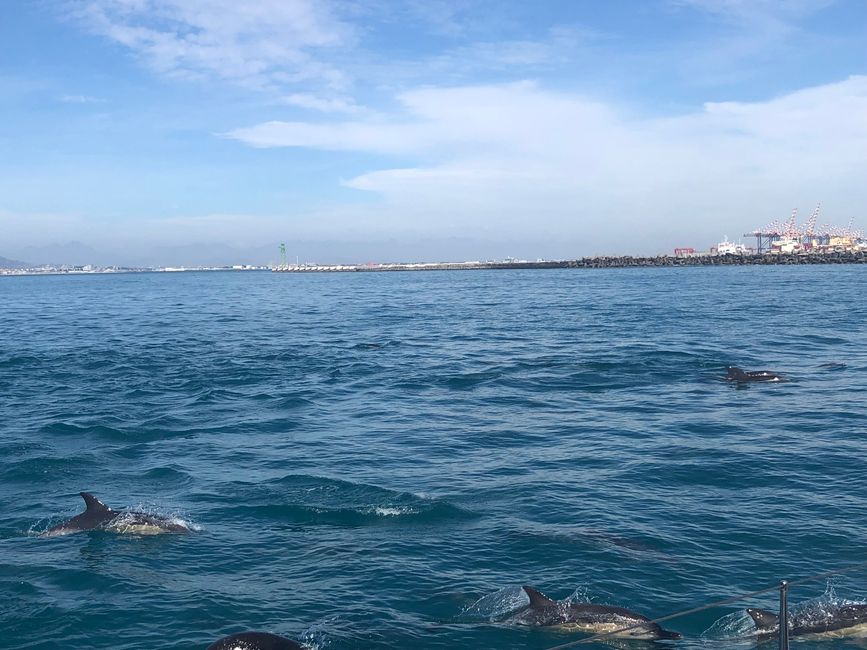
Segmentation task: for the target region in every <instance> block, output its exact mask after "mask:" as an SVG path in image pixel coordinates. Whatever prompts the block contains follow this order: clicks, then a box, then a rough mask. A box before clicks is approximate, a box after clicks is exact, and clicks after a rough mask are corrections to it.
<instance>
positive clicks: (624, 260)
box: [273, 251, 867, 273]
mask: <svg viewBox="0 0 867 650" xmlns="http://www.w3.org/2000/svg"><path fill="white" fill-rule="evenodd" d="M779 264H783V265H795V264H867V251H849V252H837V253H816V254H805V253H798V254H794V253H792V254H777V253H773V254H765V255H694V256H691V257H674V256H672V255H658V256H655V257H633V256H631V255H620V256H607V255H606V256H597V257H582V258H581V259H576V260H538V261H535V262H528V261H505V262H440V263H425V264H420V263H412V264H410V263H407V264H365V265H350V264H337V265H324V264H302V265H292V266H287V267H276V268H274V269H273V270H274V271H279V272H285V273H316V272H338V273H339V272H356V271H361V272H383V271H462V270H475V269H571V268H576V269H617V268H633V267H638V268H648V267H664V266H753V265H779Z"/></svg>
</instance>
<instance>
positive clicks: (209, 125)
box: [0, 0, 867, 263]
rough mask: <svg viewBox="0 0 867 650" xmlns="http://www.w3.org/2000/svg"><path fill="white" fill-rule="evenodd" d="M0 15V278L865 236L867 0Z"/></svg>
mask: <svg viewBox="0 0 867 650" xmlns="http://www.w3.org/2000/svg"><path fill="white" fill-rule="evenodd" d="M0 20H2V22H0V42H2V43H3V44H4V46H3V48H2V54H0V117H2V120H0V255H5V256H7V257H16V256H17V257H22V256H23V257H28V256H29V257H31V258H32V257H34V256H35V257H40V256H42V257H45V256H46V255H49V254H50V253H49V247H51V246H53V245H63V244H68V243H69V242H79V243H80V244H81V247H80V248H82V250H84V251H85V252H81V251H79V252H80V254H82V255H90V256H91V257H92V258H94V259H93V261H97V262H99V261H103V262H105V261H109V262H123V261H160V262H163V263H184V262H186V263H189V262H195V261H206V260H204V259H202V260H195V259H192V258H193V257H194V254H193V253H192V252H191V251H198V253H197V254H200V255H203V256H205V257H208V258H209V259H212V258H215V257H220V258H221V260H220V261H232V260H230V259H228V258H230V257H233V256H234V257H235V258H237V259H238V260H242V259H243V260H250V261H254V260H259V261H263V262H264V261H269V259H273V258H274V257H275V253H273V251H275V250H276V243H278V242H280V241H286V242H287V246H288V248H289V250H290V252H291V253H293V254H295V255H298V256H299V257H301V258H302V259H310V260H311V261H312V259H314V258H315V259H319V260H320V261H331V260H335V261H337V260H339V261H351V260H354V261H365V260H366V259H368V258H370V257H371V256H374V257H376V258H377V259H382V260H383V261H385V260H399V259H408V258H419V257H424V258H428V259H465V258H487V257H504V256H518V257H530V258H536V257H576V256H581V255H587V254H597V253H657V252H662V251H666V250H669V249H671V248H673V247H674V246H681V245H691V246H695V247H696V248H706V247H708V246H710V245H711V244H713V243H715V242H716V241H718V240H719V239H720V238H721V237H722V236H723V235H724V234H727V235H729V236H730V237H737V236H739V235H740V234H741V233H742V232H746V231H748V230H752V229H753V228H755V227H758V226H761V225H764V224H765V223H767V222H769V221H771V220H772V219H774V218H781V217H784V216H787V215H788V213H789V212H790V211H791V209H792V208H793V207H799V208H800V210H801V214H802V216H803V220H806V217H807V215H808V214H809V212H810V210H812V208H813V207H814V205H815V204H816V203H818V202H820V201H821V202H822V205H823V218H824V220H825V221H830V222H835V223H840V224H844V225H845V224H846V223H848V221H849V219H850V218H853V217H854V218H855V220H856V223H857V224H860V225H861V226H862V227H863V225H864V219H865V218H867V215H865V214H864V212H865V210H864V207H865V205H867V202H865V198H867V191H865V189H864V186H865V183H864V179H865V178H867V76H865V75H867V45H865V43H867V2H864V1H863V0H839V1H836V2H834V1H831V0H828V1H822V0H811V1H800V0H790V1H782V0H781V1H776V2H764V1H762V0H743V1H741V0H718V1H714V0H656V1H653V0H647V1H639V0H634V1H626V0H611V1H609V2H591V1H589V0H588V1H581V0H572V1H554V0H551V1H540V2H537V3H528V2H523V1H516V2H509V1H507V0H497V1H494V0H462V1H461V2H450V1H446V0H426V1H422V0H404V1H397V0H395V1H386V0H368V1H356V0H315V1H307V0H259V1H258V2H255V3H241V2H237V1H233V0H81V1H77V0H11V1H8V2H6V3H4V12H3V16H2V19H0ZM83 247H87V248H86V250H85V249H84V248H83ZM172 256H174V257H175V258H177V259H170V258H172ZM157 258H159V259H157ZM32 261H47V260H41V259H40V260H32Z"/></svg>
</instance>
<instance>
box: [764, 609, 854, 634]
mask: <svg viewBox="0 0 867 650" xmlns="http://www.w3.org/2000/svg"><path fill="white" fill-rule="evenodd" d="M747 614H749V615H750V618H752V619H753V622H754V623H755V624H756V632H758V634H759V636H761V637H768V636H777V635H778V634H779V630H780V617H779V616H777V615H776V614H774V613H773V612H769V611H766V610H764V609H752V608H750V609H747ZM805 635H816V636H824V637H831V638H835V637H863V636H867V604H863V603H852V604H846V605H835V606H833V607H831V608H829V609H810V610H806V611H801V612H796V613H794V614H792V615H790V616H789V636H805Z"/></svg>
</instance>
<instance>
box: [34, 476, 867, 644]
mask: <svg viewBox="0 0 867 650" xmlns="http://www.w3.org/2000/svg"><path fill="white" fill-rule="evenodd" d="M80 494H81V497H82V498H83V499H84V503H85V505H86V508H85V510H84V512H82V513H81V514H79V515H76V516H75V517H72V518H71V519H68V520H67V521H64V522H63V523H61V524H58V525H56V526H52V527H51V528H49V529H48V530H46V531H45V532H44V533H42V535H43V536H45V537H54V536H58V535H68V534H71V533H76V532H81V531H87V530H104V531H109V532H115V533H129V534H138V535H155V534H160V533H182V532H189V531H190V528H189V527H188V526H186V525H185V524H183V523H182V522H180V521H178V520H172V519H169V518H166V517H160V516H157V515H152V514H148V513H145V512H138V511H134V510H123V511H117V510H112V509H111V508H109V507H108V506H107V505H105V504H104V503H103V502H102V501H100V500H99V499H97V498H96V497H95V496H93V495H92V494H90V493H89V492H81V493H80ZM523 591H524V593H525V594H526V595H527V597H528V598H529V603H528V604H527V605H525V606H524V607H522V608H521V609H519V610H517V611H516V612H514V613H512V614H511V615H510V616H509V617H508V618H507V619H505V621H503V622H505V623H509V624H512V625H526V626H533V627H550V628H558V629H562V630H568V631H577V632H585V633H590V634H604V635H611V636H612V637H615V636H616V637H618V638H625V639H633V640H641V641H657V640H676V639H680V638H682V636H681V634H680V633H678V632H673V631H671V630H665V629H663V628H662V627H660V626H659V625H658V624H657V623H655V622H653V621H652V620H651V619H649V618H647V617H646V616H643V615H641V614H638V613H636V612H633V611H631V610H628V609H625V608H623V607H614V606H610V605H597V604H594V603H577V602H572V601H569V600H566V601H556V600H552V599H551V598H548V597H547V596H545V595H544V594H542V593H541V592H539V591H538V590H536V589H534V588H533V587H529V586H524V587H523ZM746 611H747V613H748V614H749V615H750V617H751V618H752V619H753V621H754V623H755V627H756V634H757V636H758V637H759V638H766V637H770V636H776V634H777V632H778V629H779V619H778V617H777V615H776V614H774V613H772V612H768V611H765V610H761V609H752V608H751V609H747V610H746ZM789 623H790V630H789V634H790V636H804V635H830V636H834V637H839V636H862V635H864V634H867V604H844V605H840V606H838V607H836V608H834V610H833V611H832V612H829V613H828V614H827V615H825V616H822V617H818V618H817V617H815V616H809V615H807V614H797V613H796V614H794V615H793V616H791V617H790V620H789ZM207 650H303V646H301V645H300V644H298V643H297V642H295V641H293V640H291V639H287V638H285V637H281V636H277V635H276V634H271V633H268V632H241V633H239V634H233V635H231V636H227V637H224V638H222V639H219V640H218V641H215V642H214V643H212V644H211V645H209V646H208V648H207Z"/></svg>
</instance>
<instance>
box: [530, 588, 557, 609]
mask: <svg viewBox="0 0 867 650" xmlns="http://www.w3.org/2000/svg"><path fill="white" fill-rule="evenodd" d="M521 589H523V590H524V593H526V594H527V596H528V597H529V598H530V607H551V606H552V605H556V604H557V603H556V601H553V600H551V599H550V598H548V596H546V595H545V594H543V593H542V592H540V591H539V590H538V589H533V588H532V587H528V586H527V585H524V586H523V587H521Z"/></svg>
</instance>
